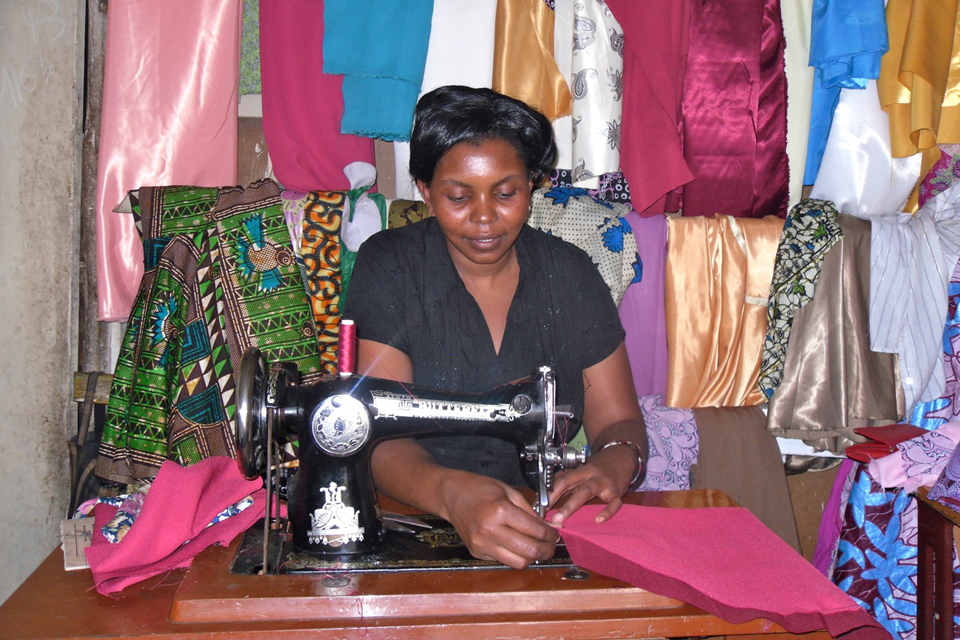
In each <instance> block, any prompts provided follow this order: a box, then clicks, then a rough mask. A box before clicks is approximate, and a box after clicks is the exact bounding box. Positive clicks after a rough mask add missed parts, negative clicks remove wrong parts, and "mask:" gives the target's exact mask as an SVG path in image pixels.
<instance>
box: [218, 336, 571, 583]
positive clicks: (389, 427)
mask: <svg viewBox="0 0 960 640" xmlns="http://www.w3.org/2000/svg"><path fill="white" fill-rule="evenodd" d="M237 389H238V398H237V408H238V414H237V422H236V424H237V426H236V441H237V452H238V465H239V467H240V470H241V471H242V472H243V474H244V476H245V477H248V478H253V477H256V476H259V475H263V474H264V473H266V474H267V478H268V481H269V478H270V477H269V473H270V470H271V469H272V468H273V467H274V466H275V464H274V462H273V461H272V460H267V459H266V458H269V457H271V456H270V452H271V450H272V449H273V447H271V446H270V444H269V441H272V440H273V439H275V438H288V439H294V438H295V439H296V440H297V441H298V444H299V462H300V464H299V467H298V469H297V472H296V474H295V475H293V476H292V477H290V478H289V480H288V483H287V499H288V512H289V522H290V528H291V533H292V540H293V544H294V546H295V547H296V548H297V549H299V550H301V551H304V552H307V553H310V554H314V555H318V556H324V557H329V556H349V555H353V554H360V553H368V552H371V551H374V550H376V549H377V548H379V547H380V546H381V545H382V543H383V542H384V539H385V536H386V531H385V529H384V526H383V521H382V518H381V514H380V507H379V504H378V502H377V497H376V491H375V489H374V486H373V474H372V472H371V469H370V455H371V452H372V450H373V447H374V445H375V444H376V443H377V442H379V441H381V440H385V439H389V438H400V437H415V436H432V435H486V436H494V437H498V438H502V439H504V440H507V441H509V442H512V443H514V445H515V446H516V448H517V452H518V461H519V464H520V465H521V469H522V470H523V474H524V477H525V478H526V479H527V482H528V483H529V484H530V485H531V487H532V488H534V489H535V490H536V491H537V503H536V504H535V508H536V510H537V513H539V514H540V515H541V516H543V515H544V514H545V513H546V509H547V507H548V506H549V492H550V490H551V489H552V488H553V478H554V474H555V472H556V470H557V469H558V468H559V469H568V468H572V467H574V466H577V465H578V464H582V463H584V462H585V461H586V454H585V452H583V451H579V450H576V449H572V448H570V447H568V446H567V445H566V444H565V443H558V429H557V424H556V423H557V419H558V418H559V417H564V418H569V417H572V416H571V415H570V414H569V413H568V412H565V411H564V410H563V409H559V410H558V408H557V407H556V406H555V401H556V380H555V374H554V372H553V371H552V370H551V369H550V368H549V367H541V368H540V369H539V370H538V371H537V372H535V373H534V374H533V375H532V376H530V377H529V378H525V379H523V380H518V381H516V382H512V383H510V384H507V385H504V386H502V387H498V388H497V389H494V390H492V391H490V392H488V393H483V394H468V393H458V392H450V391H444V390H438V389H431V388H425V387H417V386H415V385H407V384H402V383H400V382H397V381H394V380H384V379H379V378H371V377H367V376H343V377H329V378H326V379H323V380H320V381H317V382H313V383H310V384H298V381H297V375H296V369H295V368H294V367H293V365H292V364H289V363H284V364H281V365H276V366H274V367H272V368H271V369H270V370H269V371H268V370H267V367H266V363H265V362H264V360H263V356H262V355H261V353H260V351H259V350H257V349H250V350H248V351H247V352H246V353H244V355H243V358H242V360H241V364H240V370H239V376H238V382H237ZM265 551H266V550H265ZM265 564H266V562H265Z"/></svg>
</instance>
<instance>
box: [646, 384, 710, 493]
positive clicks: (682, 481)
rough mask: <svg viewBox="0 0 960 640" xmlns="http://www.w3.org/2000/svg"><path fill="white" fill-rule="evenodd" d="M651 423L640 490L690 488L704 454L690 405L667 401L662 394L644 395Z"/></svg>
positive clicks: (678, 489)
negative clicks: (694, 468)
mask: <svg viewBox="0 0 960 640" xmlns="http://www.w3.org/2000/svg"><path fill="white" fill-rule="evenodd" d="M640 409H641V410H642V411H643V421H644V422H645V423H646V425H647V442H648V444H649V455H648V456H647V471H646V474H645V475H644V478H643V482H642V483H641V485H640V487H639V488H638V489H637V491H686V490H687V489H689V488H690V468H691V467H692V466H693V465H695V464H697V460H698V458H699V455H700V437H699V435H698V433H697V421H696V419H695V418H694V417H693V411H692V410H690V409H677V408H675V407H667V406H664V404H663V396H662V395H652V396H645V397H643V398H640Z"/></svg>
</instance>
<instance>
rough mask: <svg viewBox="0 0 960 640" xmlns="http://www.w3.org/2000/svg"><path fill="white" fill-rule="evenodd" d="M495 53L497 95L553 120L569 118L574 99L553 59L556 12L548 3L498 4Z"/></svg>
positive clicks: (519, 0) (502, 0)
mask: <svg viewBox="0 0 960 640" xmlns="http://www.w3.org/2000/svg"><path fill="white" fill-rule="evenodd" d="M569 37H570V38H572V37H573V34H569ZM570 46H571V47H572V46H573V44H572V42H571V45H570ZM493 50H494V54H493V85H492V86H493V90H494V91H499V92H500V93H503V94H506V95H508V96H511V97H513V98H516V99H518V100H523V101H524V102H526V103H527V104H528V105H530V106H531V107H533V108H534V109H536V110H537V111H539V112H540V113H542V114H543V115H545V116H547V118H549V119H550V120H556V119H557V118H559V117H560V116H567V115H570V110H571V107H572V105H573V98H572V97H571V96H570V87H569V86H568V85H567V82H566V80H564V78H563V74H562V73H561V72H560V68H559V67H558V66H557V63H556V61H555V60H554V58H553V11H552V10H551V9H550V7H548V6H547V3H546V2H544V1H543V0H499V2H497V22H496V32H495V35H494V45H493Z"/></svg>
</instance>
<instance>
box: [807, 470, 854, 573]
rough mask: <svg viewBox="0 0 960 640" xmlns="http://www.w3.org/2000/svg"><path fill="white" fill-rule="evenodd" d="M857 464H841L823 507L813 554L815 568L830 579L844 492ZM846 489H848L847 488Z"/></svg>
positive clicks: (838, 533)
mask: <svg viewBox="0 0 960 640" xmlns="http://www.w3.org/2000/svg"><path fill="white" fill-rule="evenodd" d="M855 465H856V463H855V462H854V461H853V460H851V459H849V458H847V459H846V460H844V461H843V462H841V463H840V468H839V469H837V477H836V479H835V480H834V481H833V488H832V489H831V490H830V497H829V498H827V503H826V504H825V505H823V516H822V517H821V518H820V529H819V530H818V531H817V548H816V549H815V550H814V552H813V566H815V567H816V568H817V571H819V572H820V573H822V574H823V575H825V576H827V577H830V573H831V568H832V566H833V558H834V555H835V554H836V552H837V543H839V542H840V530H841V529H842V528H843V502H844V491H849V487H846V484H847V481H848V480H850V474H851V473H853V471H854V469H855ZM845 487H846V488H845Z"/></svg>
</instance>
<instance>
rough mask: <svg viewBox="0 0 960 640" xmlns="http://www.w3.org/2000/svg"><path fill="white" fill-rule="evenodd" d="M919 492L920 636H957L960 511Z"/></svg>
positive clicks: (922, 638)
mask: <svg viewBox="0 0 960 640" xmlns="http://www.w3.org/2000/svg"><path fill="white" fill-rule="evenodd" d="M928 492H929V488H928V487H920V489H919V490H918V491H917V639H918V640H929V639H931V638H949V637H951V636H952V635H953V614H954V607H953V553H954V552H953V549H954V535H953V532H954V527H957V526H960V512H957V511H955V510H953V509H951V508H950V507H948V506H946V505H944V504H941V503H939V502H937V501H936V500H930V499H929V498H928V497H927V493H928Z"/></svg>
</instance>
